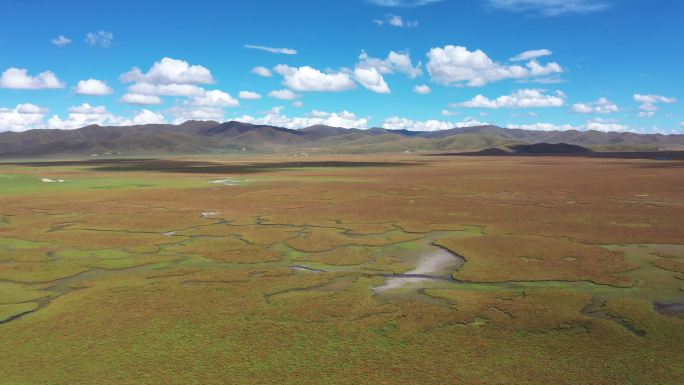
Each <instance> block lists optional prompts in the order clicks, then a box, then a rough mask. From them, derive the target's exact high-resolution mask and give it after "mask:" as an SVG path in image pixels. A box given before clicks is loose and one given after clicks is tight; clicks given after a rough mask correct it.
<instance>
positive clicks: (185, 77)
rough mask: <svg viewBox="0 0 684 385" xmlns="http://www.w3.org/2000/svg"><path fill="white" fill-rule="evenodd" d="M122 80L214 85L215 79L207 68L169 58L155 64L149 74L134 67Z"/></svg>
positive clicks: (126, 81)
mask: <svg viewBox="0 0 684 385" xmlns="http://www.w3.org/2000/svg"><path fill="white" fill-rule="evenodd" d="M120 80H121V81H122V82H124V83H131V82H143V83H151V84H211V83H214V77H213V76H212V75H211V71H209V69H207V68H206V67H203V66H201V65H190V63H188V62H187V61H185V60H178V59H172V58H169V57H165V58H163V59H162V60H160V61H158V62H155V63H154V65H152V68H150V69H149V71H147V73H143V72H142V71H141V70H140V68H138V67H133V69H131V70H130V71H128V72H126V73H124V74H123V75H121V76H120Z"/></svg>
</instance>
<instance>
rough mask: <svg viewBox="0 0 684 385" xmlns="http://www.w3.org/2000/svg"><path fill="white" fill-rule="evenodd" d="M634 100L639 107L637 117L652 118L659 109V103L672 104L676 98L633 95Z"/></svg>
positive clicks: (675, 101)
mask: <svg viewBox="0 0 684 385" xmlns="http://www.w3.org/2000/svg"><path fill="white" fill-rule="evenodd" d="M634 100H635V101H636V102H637V103H640V105H639V110H640V111H639V117H642V118H652V117H653V116H655V113H656V111H658V110H659V109H660V107H658V104H659V103H664V104H674V103H677V98H673V97H668V96H662V95H642V94H634Z"/></svg>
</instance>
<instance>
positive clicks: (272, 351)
mask: <svg viewBox="0 0 684 385" xmlns="http://www.w3.org/2000/svg"><path fill="white" fill-rule="evenodd" d="M60 181H61V182H60ZM683 226H684V163H683V162H681V161H656V160H639V159H589V158H581V157H567V158H566V157H507V158H501V157H499V158H497V157H491V158H487V157H477V158H475V157H472V158H455V157H421V156H415V155H387V156H363V157H361V156H357V157H348V156H347V157H341V156H340V157H336V156H322V155H321V156H315V157H311V158H308V159H306V160H297V159H296V158H292V157H285V156H279V157H276V156H271V157H240V158H229V157H224V158H221V157H214V158H209V157H205V158H199V157H195V158H169V159H156V160H146V159H114V160H107V159H98V160H86V161H79V160H76V161H53V162H13V163H4V164H0V341H1V342H2V344H1V345H2V348H1V349H0V373H1V376H0V384H13V385H14V384H94V383H96V384H183V385H185V384H254V383H259V384H268V383H273V384H361V383H368V384H371V383H372V384H416V383H420V384H672V385H679V384H682V383H684V318H683V315H684V231H682V228H683ZM437 257H439V258H442V259H444V258H446V259H449V258H453V260H451V261H446V262H445V263H441V262H440V263H437V262H435V261H434V260H432V259H431V258H437ZM390 281H391V282H393V284H392V285H389V284H388V282H390ZM397 282H399V283H400V284H398V285H395V283H397Z"/></svg>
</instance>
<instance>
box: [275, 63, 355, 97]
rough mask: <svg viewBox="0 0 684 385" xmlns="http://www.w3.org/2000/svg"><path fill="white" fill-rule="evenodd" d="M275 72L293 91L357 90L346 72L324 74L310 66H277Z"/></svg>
mask: <svg viewBox="0 0 684 385" xmlns="http://www.w3.org/2000/svg"><path fill="white" fill-rule="evenodd" d="M275 71H276V72H277V73H278V74H280V75H281V76H282V77H283V85H285V86H286V87H287V88H289V89H291V90H293V91H299V92H309V91H322V92H339V91H346V90H350V89H353V88H356V83H354V81H353V80H352V79H351V76H350V75H349V74H347V73H344V72H328V73H324V72H321V71H319V70H317V69H315V68H312V67H309V66H303V67H290V66H288V65H285V64H279V65H277V66H276V68H275Z"/></svg>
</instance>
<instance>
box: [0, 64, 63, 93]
mask: <svg viewBox="0 0 684 385" xmlns="http://www.w3.org/2000/svg"><path fill="white" fill-rule="evenodd" d="M0 88H12V89H18V90H41V89H55V88H64V83H63V82H62V81H61V80H59V79H58V78H57V75H55V74H54V73H53V72H52V71H45V72H41V73H39V74H38V75H36V76H32V75H29V73H28V70H27V69H25V68H14V67H12V68H8V69H7V70H6V71H5V72H3V73H2V76H1V77H0Z"/></svg>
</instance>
